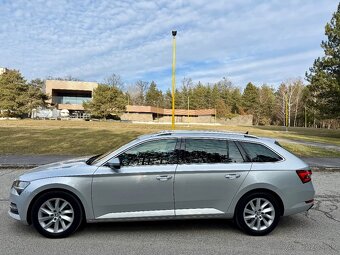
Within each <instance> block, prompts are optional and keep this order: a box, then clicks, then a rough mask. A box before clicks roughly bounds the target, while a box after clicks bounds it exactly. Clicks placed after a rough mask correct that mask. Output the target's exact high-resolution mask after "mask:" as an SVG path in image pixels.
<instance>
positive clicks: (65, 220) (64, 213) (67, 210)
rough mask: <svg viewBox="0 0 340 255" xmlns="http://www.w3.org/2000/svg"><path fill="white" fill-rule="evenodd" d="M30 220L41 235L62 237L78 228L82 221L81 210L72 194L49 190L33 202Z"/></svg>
mask: <svg viewBox="0 0 340 255" xmlns="http://www.w3.org/2000/svg"><path fill="white" fill-rule="evenodd" d="M31 220H32V223H33V226H34V227H35V229H36V230H37V231H38V232H39V233H40V234H42V235H43V236H45V237H48V238H64V237H67V236H69V235H71V234H73V233H74V232H75V231H76V230H77V229H78V228H79V226H80V225H81V223H82V222H83V210H82V206H81V204H80V202H79V201H78V199H76V198H75V197H74V196H73V195H71V194H69V193H67V192H64V191H49V192H47V193H45V194H42V195H41V196H39V197H38V199H37V200H36V201H35V202H34V204H33V206H32V211H31Z"/></svg>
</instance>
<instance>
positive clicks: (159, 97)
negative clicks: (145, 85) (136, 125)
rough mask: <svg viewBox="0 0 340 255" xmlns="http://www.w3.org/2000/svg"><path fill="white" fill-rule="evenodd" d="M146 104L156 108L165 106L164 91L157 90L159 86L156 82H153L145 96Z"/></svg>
mask: <svg viewBox="0 0 340 255" xmlns="http://www.w3.org/2000/svg"><path fill="white" fill-rule="evenodd" d="M145 104H146V105H149V106H156V107H162V106H163V94H162V91H160V90H158V89H157V84H156V83H155V82H154V81H152V82H151V84H150V87H149V89H148V91H147V92H146V94H145Z"/></svg>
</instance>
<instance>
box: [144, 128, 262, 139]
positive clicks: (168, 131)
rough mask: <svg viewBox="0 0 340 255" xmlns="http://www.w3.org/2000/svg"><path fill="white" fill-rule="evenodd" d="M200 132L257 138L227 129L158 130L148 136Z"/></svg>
mask: <svg viewBox="0 0 340 255" xmlns="http://www.w3.org/2000/svg"><path fill="white" fill-rule="evenodd" d="M200 133H206V134H207V133H208V134H219V135H238V136H244V137H246V138H255V139H257V138H258V137H257V136H254V135H249V134H248V132H247V133H245V134H244V133H240V132H239V133H238V132H227V131H215V130H163V131H159V132H157V133H155V134H150V136H163V135H172V134H200Z"/></svg>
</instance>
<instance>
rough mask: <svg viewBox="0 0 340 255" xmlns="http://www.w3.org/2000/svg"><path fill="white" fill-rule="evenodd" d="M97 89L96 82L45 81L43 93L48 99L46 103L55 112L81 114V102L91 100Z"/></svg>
mask: <svg viewBox="0 0 340 255" xmlns="http://www.w3.org/2000/svg"><path fill="white" fill-rule="evenodd" d="M97 87H98V83H96V82H84V81H62V80H46V81H45V85H44V92H45V93H46V94H47V95H48V96H49V97H50V99H49V100H48V101H47V103H48V104H50V105H51V106H54V107H55V108H56V109H57V110H68V111H69V112H70V113H73V112H78V113H83V112H84V107H83V102H87V101H89V100H91V99H92V97H93V91H94V89H95V88H97Z"/></svg>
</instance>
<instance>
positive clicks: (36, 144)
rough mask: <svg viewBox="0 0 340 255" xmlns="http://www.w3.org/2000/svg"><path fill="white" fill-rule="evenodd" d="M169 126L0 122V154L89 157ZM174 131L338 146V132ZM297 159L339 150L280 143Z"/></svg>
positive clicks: (277, 129)
mask: <svg viewBox="0 0 340 255" xmlns="http://www.w3.org/2000/svg"><path fill="white" fill-rule="evenodd" d="M170 128H171V126H170V125H157V124H149V125H147V124H130V123H116V122H85V121H55V120H2V121H0V139H1V140H0V154H22V155H32V154H50V155H91V154H98V153H103V152H105V151H108V150H112V149H115V148H117V147H119V146H121V145H122V144H125V143H126V142H128V141H130V140H132V139H134V138H135V137H137V136H139V135H141V134H146V133H152V132H157V131H159V130H169V129H170ZM177 129H198V130H223V131H238V132H246V131H249V133H250V134H253V135H258V136H266V137H274V138H285V139H294V140H304V141H315V142H320V143H328V144H333V145H339V146H340V130H326V129H322V130H321V129H306V128H291V129H290V130H289V132H285V131H284V130H283V128H282V127H244V126H194V125H192V126H190V127H188V126H186V125H177ZM282 145H283V146H284V147H286V148H287V149H289V150H291V151H292V152H294V153H295V154H297V155H300V156H306V157H308V156H316V157H340V152H339V151H332V150H328V149H322V148H318V147H312V146H306V145H300V144H289V143H282Z"/></svg>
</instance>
